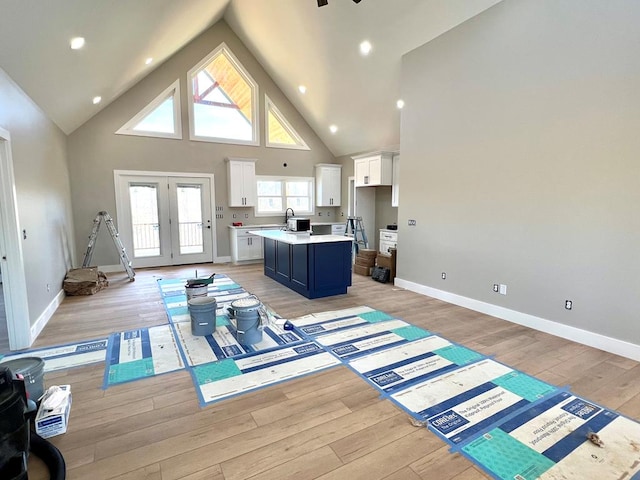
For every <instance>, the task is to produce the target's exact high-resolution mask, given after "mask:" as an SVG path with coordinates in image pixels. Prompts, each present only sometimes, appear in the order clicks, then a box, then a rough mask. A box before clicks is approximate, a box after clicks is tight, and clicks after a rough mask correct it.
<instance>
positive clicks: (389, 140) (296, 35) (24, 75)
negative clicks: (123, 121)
mask: <svg viewBox="0 0 640 480" xmlns="http://www.w3.org/2000/svg"><path fill="white" fill-rule="evenodd" d="M499 1H501V0H362V1H361V2H360V3H359V4H356V3H354V2H352V1H348V0H329V4H328V5H326V6H323V7H320V8H319V7H318V6H317V1H316V0H268V1H267V0H179V1H178V0H146V1H141V0H55V1H54V0H47V1H35V0H29V1H25V0H18V1H17V0H0V68H2V69H3V70H4V71H5V72H6V73H8V74H9V76H11V78H13V80H14V81H15V82H16V83H18V85H20V87H21V88H22V89H23V90H24V91H25V92H26V93H27V94H28V95H29V96H30V97H31V98H32V99H33V100H34V101H35V102H36V103H37V104H38V105H39V106H40V107H41V108H42V110H44V112H45V113H46V114H47V115H48V116H49V117H50V118H51V119H52V120H53V121H54V122H55V123H56V124H57V125H58V126H59V127H60V128H61V129H62V130H63V131H64V132H65V133H67V134H69V133H71V132H73V131H74V130H75V129H76V128H78V127H79V126H80V125H82V124H83V123H84V122H86V121H87V120H88V119H89V118H91V117H92V116H93V115H95V114H96V113H97V112H98V111H99V110H100V109H101V108H104V107H105V106H106V105H108V104H109V102H111V101H113V100H114V99H115V98H117V97H118V96H119V95H120V94H122V93H123V92H124V91H126V90H127V89H128V88H130V87H131V86H132V85H134V84H135V83H136V82H137V81H139V80H140V79H141V78H142V77H144V76H145V75H146V74H148V73H149V72H150V71H151V70H152V69H153V68H155V67H157V66H158V65H159V64H161V63H162V62H163V61H164V60H166V59H167V58H169V57H170V56H171V55H172V54H173V53H174V52H176V51H177V50H179V49H180V48H181V47H182V46H184V45H185V44H187V43H188V42H189V41H190V40H191V39H193V38H194V37H195V36H197V35H198V34H199V33H201V32H202V31H203V30H205V29H206V28H208V27H209V26H211V25H213V24H214V23H215V22H217V21H218V20H219V19H220V18H222V17H223V16H224V18H225V19H226V21H227V22H228V23H229V25H230V26H231V28H232V29H233V30H234V31H235V32H236V34H237V35H238V36H239V37H240V38H241V39H242V40H243V42H244V43H245V45H246V46H247V47H248V48H249V50H251V51H252V53H253V54H254V55H255V56H256V58H257V59H258V60H259V61H260V63H261V64H262V65H263V66H264V68H265V69H266V70H267V72H268V73H269V74H270V75H271V77H272V78H273V79H274V81H275V82H276V83H277V84H278V85H279V86H280V88H281V89H282V91H283V92H284V93H285V95H286V96H287V97H288V98H289V99H290V100H291V102H292V103H293V104H294V105H295V106H296V107H297V109H298V110H299V111H300V113H301V114H302V115H303V116H304V117H305V118H306V120H307V122H308V123H309V124H310V125H311V127H312V128H313V129H314V130H315V131H316V132H317V133H318V135H319V136H320V137H321V139H322V140H323V141H324V142H325V143H326V145H327V146H328V147H329V149H330V150H331V151H332V152H333V154H334V155H336V156H339V155H346V154H353V153H358V152H363V151H368V150H377V149H382V148H385V147H389V146H394V145H398V144H399V143H400V112H399V111H398V110H397V108H396V106H395V105H396V100H397V99H398V98H400V67H401V57H402V55H403V54H405V53H407V52H409V51H411V50H413V49H414V48H416V47H418V46H420V45H422V44H424V43H427V42H428V41H430V40H432V39H433V38H435V37H437V36H438V35H440V34H442V33H443V32H445V31H447V30H449V29H451V28H453V27H455V26H456V25H459V24H460V23H462V22H464V21H465V20H467V19H469V18H471V17H473V16H475V15H477V14H478V13H480V12H482V11H483V10H485V9H487V8H489V7H491V6H492V5H494V4H496V3H498V2H499ZM74 36H83V37H85V38H86V40H87V44H86V46H85V48H83V49H82V50H79V51H72V50H71V49H70V48H69V40H70V39H71V37H74ZM365 39H366V40H369V41H370V42H371V43H372V44H373V51H372V52H371V54H370V55H369V56H368V57H362V56H361V55H360V53H359V50H358V45H359V44H360V42H361V41H362V40H365ZM147 57H153V59H154V62H153V63H152V64H151V65H150V66H146V65H145V63H144V61H145V59H146V58H147ZM301 83H302V84H304V85H306V86H307V89H308V90H307V93H306V94H305V95H301V94H300V93H299V92H298V90H297V87H298V85H299V84H301ZM96 95H100V96H101V97H102V98H103V101H102V103H101V104H99V105H98V106H96V105H93V104H92V102H91V99H92V98H93V97H94V96H96ZM0 108H1V105H0ZM331 124H335V125H337V126H338V128H339V130H338V132H337V133H336V134H331V133H330V132H329V130H328V127H329V125H331Z"/></svg>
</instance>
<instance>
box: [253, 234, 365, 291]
mask: <svg viewBox="0 0 640 480" xmlns="http://www.w3.org/2000/svg"><path fill="white" fill-rule="evenodd" d="M249 233H251V234H253V235H257V236H259V237H262V238H263V242H264V245H263V249H264V274H265V275H266V276H267V277H270V278H273V279H274V280H275V281H277V282H279V283H281V284H282V285H284V286H286V287H289V288H290V289H291V290H293V291H295V292H298V293H299V294H301V295H304V296H305V297H307V298H320V297H328V296H331V295H340V294H344V293H347V287H349V286H351V255H352V253H351V252H352V246H353V240H352V239H351V237H345V236H342V235H309V233H307V232H305V233H297V232H287V231H283V230H253V231H251V232H249Z"/></svg>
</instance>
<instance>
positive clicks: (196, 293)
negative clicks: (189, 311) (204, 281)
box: [184, 284, 209, 300]
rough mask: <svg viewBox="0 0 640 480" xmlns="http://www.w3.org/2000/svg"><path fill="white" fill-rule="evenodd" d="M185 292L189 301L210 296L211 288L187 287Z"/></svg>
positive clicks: (204, 286) (203, 286) (200, 286)
mask: <svg viewBox="0 0 640 480" xmlns="http://www.w3.org/2000/svg"><path fill="white" fill-rule="evenodd" d="M184 291H185V292H186V294H187V300H190V299H192V298H196V297H206V296H207V295H208V291H209V286H208V285H189V284H187V285H185V286H184Z"/></svg>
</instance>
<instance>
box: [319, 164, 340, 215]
mask: <svg viewBox="0 0 640 480" xmlns="http://www.w3.org/2000/svg"><path fill="white" fill-rule="evenodd" d="M341 190H342V165H335V164H332V163H319V164H318V165H316V206H317V207H339V206H340V200H341V195H340V192H341Z"/></svg>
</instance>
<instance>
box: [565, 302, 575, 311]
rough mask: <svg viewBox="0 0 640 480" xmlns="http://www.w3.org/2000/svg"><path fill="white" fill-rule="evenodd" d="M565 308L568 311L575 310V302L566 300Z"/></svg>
mask: <svg viewBox="0 0 640 480" xmlns="http://www.w3.org/2000/svg"><path fill="white" fill-rule="evenodd" d="M564 308H566V309H567V310H571V309H572V308H573V302H572V301H571V300H565V301H564Z"/></svg>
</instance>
